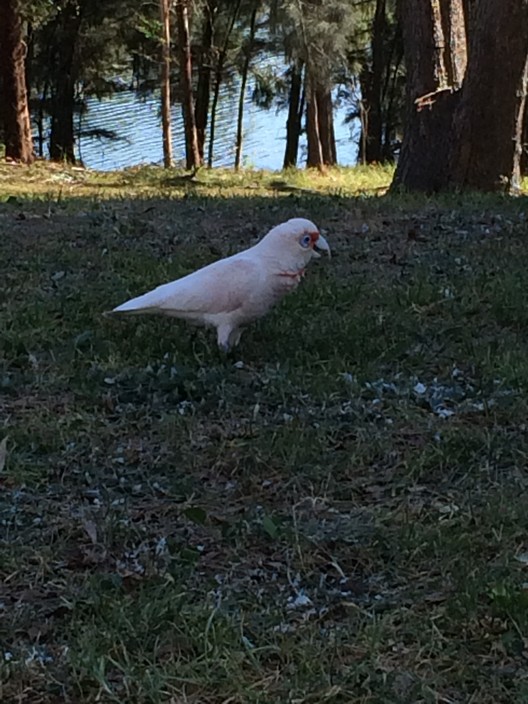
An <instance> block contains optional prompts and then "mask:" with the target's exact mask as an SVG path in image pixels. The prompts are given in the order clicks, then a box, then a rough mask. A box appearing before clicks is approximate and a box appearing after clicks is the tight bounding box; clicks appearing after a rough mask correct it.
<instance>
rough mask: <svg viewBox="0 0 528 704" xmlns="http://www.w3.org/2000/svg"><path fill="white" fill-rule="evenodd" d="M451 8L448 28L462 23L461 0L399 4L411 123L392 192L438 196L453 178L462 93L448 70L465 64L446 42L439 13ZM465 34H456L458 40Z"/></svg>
mask: <svg viewBox="0 0 528 704" xmlns="http://www.w3.org/2000/svg"><path fill="white" fill-rule="evenodd" d="M448 4H449V11H450V16H449V21H448V25H449V26H452V25H453V23H454V22H456V18H458V19H460V18H462V19H463V13H460V12H459V11H458V8H459V7H460V8H461V7H462V0H442V4H441V6H440V5H439V4H438V0H428V1H425V0H400V5H399V11H400V14H401V24H402V30H403V43H404V49H405V63H406V67H407V119H406V125H405V131H404V136H403V144H402V148H401V153H400V157H399V160H398V165H397V168H396V172H395V174H394V180H393V184H392V187H393V188H398V187H403V188H407V189H410V190H418V191H435V190H438V189H440V188H442V187H444V185H445V183H446V181H447V180H448V178H449V150H448V148H447V145H449V143H450V139H451V135H452V120H453V112H454V108H455V106H456V103H457V102H458V99H459V93H458V92H456V91H453V90H452V88H451V87H450V85H449V72H448V69H447V66H453V65H462V59H461V58H460V57H459V58H457V59H455V58H451V57H450V58H449V60H446V58H445V56H446V53H450V52H452V48H451V46H450V45H449V43H446V41H445V37H444V29H443V27H444V23H443V22H442V21H441V16H440V15H439V12H438V10H439V8H444V7H446V6H447V5H448ZM462 31H463V29H461V28H457V29H453V32H454V34H456V35H457V36H458V35H460V34H461V32H462Z"/></svg>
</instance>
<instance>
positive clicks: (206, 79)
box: [194, 0, 218, 162]
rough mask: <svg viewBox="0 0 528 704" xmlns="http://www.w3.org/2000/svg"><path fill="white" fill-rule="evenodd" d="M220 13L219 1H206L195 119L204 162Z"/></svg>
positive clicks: (203, 7) (202, 19)
mask: <svg viewBox="0 0 528 704" xmlns="http://www.w3.org/2000/svg"><path fill="white" fill-rule="evenodd" d="M217 12H218V0H205V1H204V3H203V6H202V14H201V21H200V36H199V50H198V82H197V86H196V101H195V105H194V119H195V122H196V134H197V137H198V151H199V153H200V159H201V161H202V162H203V160H204V153H205V138H206V132H207V122H208V119H209V103H210V101H211V72H212V66H213V42H214V38H215V21H216V16H217Z"/></svg>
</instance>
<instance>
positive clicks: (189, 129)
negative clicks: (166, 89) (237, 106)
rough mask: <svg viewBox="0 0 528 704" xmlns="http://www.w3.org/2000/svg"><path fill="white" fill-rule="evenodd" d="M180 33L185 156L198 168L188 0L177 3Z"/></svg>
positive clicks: (189, 162) (189, 164) (189, 166)
mask: <svg viewBox="0 0 528 704" xmlns="http://www.w3.org/2000/svg"><path fill="white" fill-rule="evenodd" d="M176 18H177V20H178V35H179V40H180V41H179V44H180V71H181V84H182V105H183V117H184V123H185V157H186V159H185V160H186V165H187V168H188V169H197V168H198V167H199V166H200V164H201V161H202V160H201V158H200V150H199V148H198V134H197V132H196V122H195V119H194V98H193V88H192V55H191V35H190V31H189V6H188V0H178V2H177V3H176Z"/></svg>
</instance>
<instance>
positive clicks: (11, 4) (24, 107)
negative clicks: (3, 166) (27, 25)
mask: <svg viewBox="0 0 528 704" xmlns="http://www.w3.org/2000/svg"><path fill="white" fill-rule="evenodd" d="M2 6H3V13H2V14H3V17H2V20H1V22H0V71H1V74H2V101H3V103H4V105H3V110H2V117H3V123H4V140H5V155H6V157H7V158H9V159H15V160H16V161H21V162H23V163H24V164H30V163H31V162H32V161H34V159H35V153H34V150H33V139H32V136H31V123H30V118H29V107H28V96H27V90H26V74H25V44H24V40H23V35H22V20H21V17H20V14H19V5H18V2H17V0H4V2H3V3H2Z"/></svg>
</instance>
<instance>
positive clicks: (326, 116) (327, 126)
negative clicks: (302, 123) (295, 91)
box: [315, 86, 337, 166]
mask: <svg viewBox="0 0 528 704" xmlns="http://www.w3.org/2000/svg"><path fill="white" fill-rule="evenodd" d="M315 95H316V100H317V118H318V121H319V138H320V140H321V151H322V153H323V163H324V164H325V165H326V166H335V165H336V164H337V151H336V143H335V132H334V106H333V105H332V92H331V88H330V86H328V87H325V88H323V87H321V86H318V87H317V90H316V93H315Z"/></svg>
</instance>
